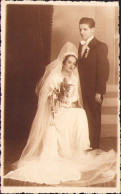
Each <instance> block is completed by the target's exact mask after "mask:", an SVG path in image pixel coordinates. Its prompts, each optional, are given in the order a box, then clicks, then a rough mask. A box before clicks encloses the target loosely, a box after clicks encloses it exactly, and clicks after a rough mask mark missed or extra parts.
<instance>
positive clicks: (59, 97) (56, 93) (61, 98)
mask: <svg viewBox="0 0 121 194" xmlns="http://www.w3.org/2000/svg"><path fill="white" fill-rule="evenodd" d="M71 86H73V85H72V84H69V83H68V82H67V80H66V78H64V79H63V81H62V82H61V83H60V86H59V89H56V88H54V90H53V91H52V94H51V96H50V99H51V102H50V103H51V111H52V112H56V109H57V106H56V105H57V103H59V104H60V103H63V104H68V96H69V91H70V87H71Z"/></svg>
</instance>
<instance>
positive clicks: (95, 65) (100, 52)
mask: <svg viewBox="0 0 121 194" xmlns="http://www.w3.org/2000/svg"><path fill="white" fill-rule="evenodd" d="M88 47H89V52H88V55H87V57H86V58H85V57H84V55H83V57H82V58H81V49H82V46H81V44H80V45H79V50H78V55H79V58H78V60H79V64H78V69H79V75H80V82H81V88H82V94H83V95H86V96H90V95H95V93H99V94H102V95H103V94H105V92H106V82H107V80H108V77H109V61H108V58H107V54H108V47H107V45H106V44H105V43H103V42H100V41H99V40H97V39H96V38H95V37H94V38H93V39H92V40H91V41H90V43H89V44H88Z"/></svg>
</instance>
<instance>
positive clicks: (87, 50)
mask: <svg viewBox="0 0 121 194" xmlns="http://www.w3.org/2000/svg"><path fill="white" fill-rule="evenodd" d="M89 50H90V48H89V47H88V46H87V47H86V53H85V56H84V58H87V57H88V54H89Z"/></svg>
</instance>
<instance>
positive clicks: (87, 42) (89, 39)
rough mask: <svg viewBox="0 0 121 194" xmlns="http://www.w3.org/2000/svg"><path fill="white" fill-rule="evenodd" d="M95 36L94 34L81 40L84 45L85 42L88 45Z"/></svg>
mask: <svg viewBox="0 0 121 194" xmlns="http://www.w3.org/2000/svg"><path fill="white" fill-rule="evenodd" d="M93 38H94V36H91V37H90V38H88V40H87V41H84V40H82V41H80V42H81V44H82V45H84V44H86V45H88V44H89V43H90V41H91V40H92V39H93Z"/></svg>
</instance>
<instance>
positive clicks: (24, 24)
mask: <svg viewBox="0 0 121 194" xmlns="http://www.w3.org/2000/svg"><path fill="white" fill-rule="evenodd" d="M81 17H92V18H94V19H95V22H96V37H97V39H99V40H101V41H103V42H105V43H107V45H108V49H109V54H108V58H109V62H110V76H109V80H108V83H107V94H106V96H105V98H104V103H103V107H102V134H101V135H102V136H111V137H114V136H117V123H118V122H117V118H118V116H117V115H118V111H117V110H118V89H117V88H118V71H119V69H118V7H116V6H82V5H78V6H77V5H73V6H72V5H54V6H52V5H7V16H6V43H5V44H6V52H5V55H6V61H5V115H4V116H5V126H4V134H5V138H27V137H28V134H29V131H30V127H31V124H32V121H33V118H34V116H35V112H36V108H37V96H36V95H35V87H36V84H37V82H38V80H39V79H40V77H41V76H42V75H43V73H44V70H45V66H46V65H47V64H48V63H49V62H50V61H51V60H54V59H55V58H56V57H57V55H58V53H59V51H60V49H61V48H62V46H63V45H64V44H65V43H66V42H68V41H70V42H72V43H74V44H75V45H76V46H77V48H78V45H79V41H80V40H81V37H80V34H79V20H80V18H81Z"/></svg>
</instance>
